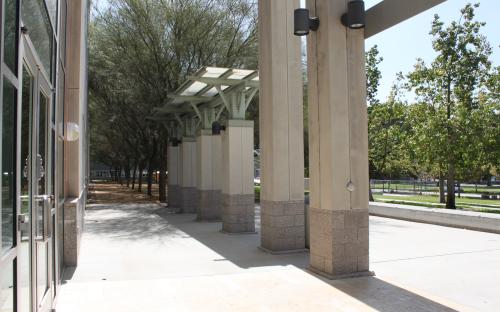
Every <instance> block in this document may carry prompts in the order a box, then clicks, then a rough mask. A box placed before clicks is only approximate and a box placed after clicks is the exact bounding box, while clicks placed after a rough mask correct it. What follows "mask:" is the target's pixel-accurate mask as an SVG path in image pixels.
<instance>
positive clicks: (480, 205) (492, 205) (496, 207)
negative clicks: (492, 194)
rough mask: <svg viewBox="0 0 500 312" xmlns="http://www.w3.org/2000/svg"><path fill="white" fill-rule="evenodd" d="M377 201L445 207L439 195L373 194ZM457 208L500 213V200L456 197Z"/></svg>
mask: <svg viewBox="0 0 500 312" xmlns="http://www.w3.org/2000/svg"><path fill="white" fill-rule="evenodd" d="M373 197H374V199H375V201H379V202H385V203H392V204H408V205H415V206H422V207H429V208H444V207H445V205H444V204H440V203H439V197H438V196H432V195H411V196H401V195H399V196H393V195H389V194H384V195H378V194H374V195H373ZM456 203H457V208H459V209H464V210H471V211H478V212H491V213H500V200H486V199H479V198H463V197H462V198H458V197H457V198H456Z"/></svg>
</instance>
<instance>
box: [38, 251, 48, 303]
mask: <svg viewBox="0 0 500 312" xmlns="http://www.w3.org/2000/svg"><path fill="white" fill-rule="evenodd" d="M48 263H49V253H48V251H47V243H37V244H36V284H37V291H36V297H37V302H38V303H40V302H42V299H43V297H44V296H45V293H46V292H47V290H48V288H49V271H48V270H47V264H48Z"/></svg>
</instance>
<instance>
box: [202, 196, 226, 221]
mask: <svg viewBox="0 0 500 312" xmlns="http://www.w3.org/2000/svg"><path fill="white" fill-rule="evenodd" d="M221 197H222V194H221V191H220V190H198V196H197V198H198V218H197V220H198V221H220V220H222V201H221Z"/></svg>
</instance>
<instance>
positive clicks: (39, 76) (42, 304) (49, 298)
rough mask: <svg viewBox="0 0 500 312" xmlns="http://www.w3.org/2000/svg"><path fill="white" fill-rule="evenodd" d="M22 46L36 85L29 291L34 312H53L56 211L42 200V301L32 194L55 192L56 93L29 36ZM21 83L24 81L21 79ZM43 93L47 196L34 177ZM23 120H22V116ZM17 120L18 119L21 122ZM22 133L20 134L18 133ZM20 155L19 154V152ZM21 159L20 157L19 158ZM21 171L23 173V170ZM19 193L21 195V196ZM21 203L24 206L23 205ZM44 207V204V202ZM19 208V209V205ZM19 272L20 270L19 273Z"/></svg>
mask: <svg viewBox="0 0 500 312" xmlns="http://www.w3.org/2000/svg"><path fill="white" fill-rule="evenodd" d="M20 41H21V44H20V68H21V70H23V68H24V66H26V67H27V68H28V69H29V70H30V71H31V73H32V74H33V86H32V90H31V92H32V99H31V102H32V103H31V107H30V109H31V114H32V119H30V124H31V133H30V139H29V145H30V148H29V149H30V152H29V155H30V157H31V159H30V172H31V173H32V174H31V176H30V177H29V181H28V183H30V189H31V190H32V191H31V192H30V193H31V194H29V196H30V198H29V207H30V220H31V224H30V285H31V291H30V297H31V304H30V305H31V311H34V312H47V311H50V310H51V309H52V303H53V299H54V298H53V294H54V290H53V281H52V278H53V272H52V269H53V261H54V259H53V252H52V249H53V248H54V246H53V241H52V235H54V233H53V229H52V225H51V220H52V211H53V207H52V206H53V200H51V199H43V200H44V201H45V200H49V201H50V206H51V207H50V208H49V211H48V212H47V214H45V209H47V207H45V208H44V212H42V213H43V214H44V216H43V217H44V225H43V232H44V234H43V236H44V237H43V243H44V244H46V246H47V250H46V254H47V257H46V261H47V262H46V264H45V265H46V270H47V271H46V274H47V282H46V284H47V289H46V292H44V294H43V297H42V298H39V294H38V279H37V275H38V272H37V267H38V261H39V259H38V258H37V246H38V242H37V241H38V240H37V238H36V235H37V228H36V227H37V216H36V213H35V210H36V209H35V207H36V205H37V203H35V202H34V198H33V194H36V195H35V196H37V198H36V200H40V196H50V195H49V194H52V190H51V179H52V178H53V177H51V172H52V168H51V166H52V161H51V160H52V157H53V156H54V155H52V149H51V148H50V146H51V144H52V142H51V140H52V138H51V130H50V129H51V124H50V120H51V114H53V112H52V101H53V97H54V92H53V90H52V88H51V87H50V79H48V78H47V74H46V72H45V71H44V69H43V66H41V65H40V64H41V62H40V60H39V59H38V57H37V54H36V52H35V49H34V47H33V45H32V43H31V41H30V40H29V37H28V36H26V35H22V36H21V40H20ZM21 80H22V78H21ZM20 85H21V86H22V81H21V83H20ZM42 93H43V94H44V95H45V96H46V98H47V102H46V105H45V111H46V112H45V113H46V116H45V118H44V121H45V126H44V129H45V133H44V138H45V144H44V145H45V147H44V148H45V151H44V153H45V159H43V165H44V171H45V180H44V183H45V192H44V193H45V194H37V193H38V192H37V191H38V179H37V178H33V177H32V176H33V173H35V174H37V173H36V169H37V161H38V157H37V156H38V155H37V154H38V152H37V153H34V152H33V150H34V149H35V150H36V151H38V147H39V137H40V135H39V134H38V130H39V122H40V113H41V112H40V101H41V98H40V96H41V94H42ZM18 94H19V95H18V99H19V104H20V105H18V106H19V107H21V106H22V102H21V101H22V90H20V92H18ZM21 114H22V112H21V113H20V115H19V116H21ZM19 118H20V117H19ZM19 118H18V119H19ZM18 131H20V129H18ZM18 133H20V132H18ZM18 137H19V138H20V136H19V135H18ZM21 144H22V142H20V143H19V149H20V146H21ZM19 155H20V153H19ZM19 158H20V157H19ZM19 162H20V164H19V167H18V169H20V168H21V166H22V165H23V161H22V160H19ZM20 172H22V171H20ZM18 177H19V179H20V178H21V177H20V174H19V175H18ZM18 185H20V181H19V182H18ZM33 190H37V191H36V192H35V193H34V192H33ZM19 194H20V193H19ZM19 200H20V196H19ZM18 204H21V203H20V202H19V203H18ZM43 204H45V203H43ZM19 207H20V206H19ZM17 233H18V235H17V236H18V237H20V232H19V228H18V232H17ZM18 271H19V270H18ZM19 273H20V272H18V275H19Z"/></svg>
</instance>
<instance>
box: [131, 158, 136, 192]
mask: <svg viewBox="0 0 500 312" xmlns="http://www.w3.org/2000/svg"><path fill="white" fill-rule="evenodd" d="M136 176H137V162H135V163H134V172H133V173H132V189H135V178H136Z"/></svg>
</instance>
